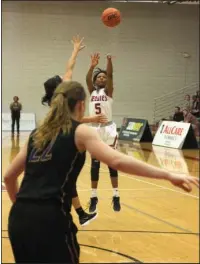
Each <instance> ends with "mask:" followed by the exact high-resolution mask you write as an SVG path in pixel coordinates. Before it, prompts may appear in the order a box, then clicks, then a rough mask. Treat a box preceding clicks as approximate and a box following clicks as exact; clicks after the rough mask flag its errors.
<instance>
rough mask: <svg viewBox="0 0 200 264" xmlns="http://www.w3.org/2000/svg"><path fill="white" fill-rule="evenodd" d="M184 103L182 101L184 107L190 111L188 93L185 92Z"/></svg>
mask: <svg viewBox="0 0 200 264" xmlns="http://www.w3.org/2000/svg"><path fill="white" fill-rule="evenodd" d="M184 100H185V103H184V108H186V109H187V110H188V111H190V107H191V106H190V95H189V94H186V95H185V99H184Z"/></svg>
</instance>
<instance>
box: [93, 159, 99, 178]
mask: <svg viewBox="0 0 200 264" xmlns="http://www.w3.org/2000/svg"><path fill="white" fill-rule="evenodd" d="M99 168H100V161H98V160H96V159H92V164H91V181H98V180H99Z"/></svg>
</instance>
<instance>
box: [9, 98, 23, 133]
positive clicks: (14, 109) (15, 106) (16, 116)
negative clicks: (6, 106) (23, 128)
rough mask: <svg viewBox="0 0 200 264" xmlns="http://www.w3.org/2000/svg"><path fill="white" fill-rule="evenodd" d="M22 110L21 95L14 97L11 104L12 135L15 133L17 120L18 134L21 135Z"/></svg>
mask: <svg viewBox="0 0 200 264" xmlns="http://www.w3.org/2000/svg"><path fill="white" fill-rule="evenodd" d="M21 110H22V105H21V104H20V103H19V97H18V96H14V97H13V103H11V104H10V111H11V118H12V125H11V130H12V135H14V127H15V121H16V123H17V134H18V135H19V126H20V125H19V123H20V112H21Z"/></svg>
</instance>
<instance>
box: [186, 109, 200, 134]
mask: <svg viewBox="0 0 200 264" xmlns="http://www.w3.org/2000/svg"><path fill="white" fill-rule="evenodd" d="M183 116H184V122H185V123H190V124H191V125H192V127H193V129H194V131H195V134H196V135H198V134H199V121H198V120H197V118H196V117H195V116H194V115H193V114H192V113H190V112H189V111H188V110H187V109H186V108H185V109H183Z"/></svg>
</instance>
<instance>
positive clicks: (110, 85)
mask: <svg viewBox="0 0 200 264" xmlns="http://www.w3.org/2000/svg"><path fill="white" fill-rule="evenodd" d="M106 72H107V84H106V94H107V95H108V96H109V97H111V98H112V96H113V65H112V56H111V55H107V69H106Z"/></svg>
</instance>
